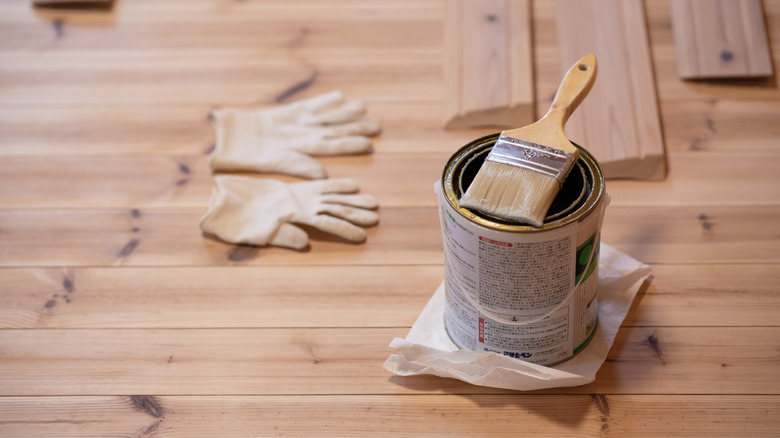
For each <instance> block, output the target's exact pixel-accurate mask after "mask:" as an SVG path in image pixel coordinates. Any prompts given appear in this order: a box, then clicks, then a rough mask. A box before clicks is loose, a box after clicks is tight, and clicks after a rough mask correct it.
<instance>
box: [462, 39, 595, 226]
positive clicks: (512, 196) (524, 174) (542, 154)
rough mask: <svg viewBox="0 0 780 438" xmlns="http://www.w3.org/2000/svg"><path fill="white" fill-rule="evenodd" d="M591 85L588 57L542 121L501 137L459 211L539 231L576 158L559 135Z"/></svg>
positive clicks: (592, 73) (565, 82) (573, 71)
mask: <svg viewBox="0 0 780 438" xmlns="http://www.w3.org/2000/svg"><path fill="white" fill-rule="evenodd" d="M595 79H596V56H595V55H594V54H592V53H591V54H590V55H588V56H586V57H584V58H582V59H581V60H579V61H578V62H577V63H576V64H574V65H573V66H572V67H571V68H570V69H569V71H568V72H567V73H566V76H564V78H563V81H562V82H561V85H560V86H559V87H558V92H557V93H555V99H553V103H552V106H550V109H549V110H548V111H547V114H545V116H544V117H542V118H541V119H540V120H539V121H537V122H535V123H532V124H530V125H528V126H524V127H522V128H517V129H512V130H508V131H503V132H502V133H501V136H500V137H499V138H498V141H496V144H495V145H494V146H493V149H492V150H491V151H490V153H489V154H488V156H487V158H485V162H484V163H483V164H482V167H480V169H479V172H477V175H476V176H475V177H474V180H473V181H472V182H471V185H470V186H469V187H468V189H467V190H466V193H464V194H463V196H461V198H460V205H461V206H462V207H466V208H470V209H474V210H479V211H481V212H483V213H487V214H489V215H493V216H497V217H499V218H502V219H506V220H510V221H514V222H522V223H527V224H530V225H533V226H534V227H541V226H542V222H543V221H544V216H545V215H546V213H547V210H548V209H549V208H550V205H551V204H552V201H553V199H555V195H557V194H558V191H559V190H560V188H561V185H562V184H563V181H564V180H565V179H566V176H567V175H568V174H569V171H570V170H571V168H572V165H573V164H574V163H575V162H576V161H577V160H578V159H579V157H580V153H579V151H578V150H577V148H576V147H575V146H574V145H573V144H572V143H571V142H570V141H569V139H568V138H567V137H566V134H565V133H564V132H563V125H564V124H566V121H567V120H568V119H569V116H570V115H571V113H572V112H573V111H574V110H575V109H576V108H577V106H578V105H579V104H580V102H582V100H583V99H584V98H585V96H586V95H587V94H588V91H590V89H591V87H593V82H594V81H595Z"/></svg>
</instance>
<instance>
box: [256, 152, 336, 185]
mask: <svg viewBox="0 0 780 438" xmlns="http://www.w3.org/2000/svg"><path fill="white" fill-rule="evenodd" d="M262 161H263V162H262V163H257V164H256V165H255V166H252V167H253V168H254V170H258V171H261V172H278V173H283V174H285V175H292V176H299V177H301V178H308V179H322V178H326V177H327V176H328V174H327V172H326V171H325V166H323V165H322V163H320V162H319V161H317V160H315V159H314V158H312V157H310V156H308V155H306V154H302V153H300V152H298V151H296V150H293V149H288V150H286V151H285V152H284V153H281V152H279V153H275V154H273V155H271V154H268V155H267V156H263V160H262ZM253 164H254V163H253ZM249 170H252V169H249Z"/></svg>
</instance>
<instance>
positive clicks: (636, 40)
mask: <svg viewBox="0 0 780 438" xmlns="http://www.w3.org/2000/svg"><path fill="white" fill-rule="evenodd" d="M557 6H558V7H557V18H558V34H559V42H560V47H561V72H562V73H563V72H565V71H566V70H568V69H569V68H570V67H571V65H572V64H573V63H575V62H576V61H577V60H578V59H580V58H581V57H582V56H584V55H587V54H588V53H591V52H593V53H595V54H596V58H597V62H598V77H597V78H596V83H595V85H594V86H593V89H592V90H591V92H590V94H589V95H588V97H587V98H586V99H585V101H584V102H583V103H582V105H581V106H580V108H579V109H578V110H577V111H575V112H574V114H573V115H572V117H571V119H569V121H568V122H567V124H566V128H565V129H566V134H567V135H568V137H569V138H570V139H571V140H572V141H574V142H576V143H578V144H579V145H581V146H583V147H584V148H586V149H587V150H589V151H590V152H591V153H593V155H594V156H595V157H596V159H597V160H598V161H599V163H600V164H601V167H602V169H603V171H604V175H605V176H606V177H607V178H636V179H663V178H665V176H666V163H665V161H666V159H665V155H664V144H663V136H662V133H661V122H660V118H659V113H658V102H657V97H656V90H655V80H654V77H653V68H652V60H651V58H650V49H649V45H648V38H647V27H646V23H645V12H644V9H643V6H642V1H641V0H625V1H619V2H615V1H610V0H558V4H557Z"/></svg>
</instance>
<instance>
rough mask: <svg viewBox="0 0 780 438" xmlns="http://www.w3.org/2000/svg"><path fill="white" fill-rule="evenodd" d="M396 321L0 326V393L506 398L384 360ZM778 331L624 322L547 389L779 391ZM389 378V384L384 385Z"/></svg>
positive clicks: (576, 391) (398, 333) (568, 391)
mask: <svg viewBox="0 0 780 438" xmlns="http://www.w3.org/2000/svg"><path fill="white" fill-rule="evenodd" d="M407 331H408V329H406V328H376V329H375V328H367V327H362V328H360V329H359V330H356V329H349V328H314V329H305V328H290V329H198V330H186V329H154V330H151V329H140V330H139V329H69V330H3V331H2V332H0V343H1V344H2V345H3V356H2V357H0V366H2V368H3V370H4V373H3V374H2V375H0V388H2V389H0V395H6V396H11V395H13V396H16V395H124V394H146V395H164V394H191V395H224V394H235V395H260V394H269V395H270V394H274V395H283V394H289V395H298V394H312V395H313V394H331V395H335V394H410V393H441V394H447V393H457V394H479V393H510V392H509V391H505V390H498V389H495V388H487V387H475V386H473V385H470V384H467V383H464V382H461V381H459V380H454V379H441V378H437V377H435V376H413V377H398V376H393V375H392V374H390V373H389V372H388V371H386V370H385V369H384V368H382V363H383V362H384V360H385V359H386V358H387V357H388V356H389V354H391V353H392V350H390V348H389V347H387V345H388V344H389V343H390V341H391V340H392V339H393V338H394V337H399V336H400V337H402V336H404V335H405V334H406V332H407ZM779 335H780V330H779V329H778V328H777V327H728V328H722V327H623V328H622V330H620V331H619V332H618V335H617V338H616V340H615V344H614V345H613V347H612V349H611V351H610V353H609V355H608V356H607V361H606V362H605V363H604V365H603V366H602V367H601V369H600V370H599V373H598V375H597V378H596V381H595V382H593V383H591V384H588V385H584V386H580V387H574V388H556V389H554V390H545V391H543V392H547V393H555V394H591V393H601V394H603V393H606V394H679V395H684V394H692V393H694V394H735V395H736V394H753V395H759V394H763V395H772V394H777V392H778V390H780V379H779V378H778V377H780V371H778V370H779V369H780V368H778V367H777V363H778V359H777V343H776V342H777V341H776V340H777V336H779ZM388 381H390V382H392V383H394V384H388Z"/></svg>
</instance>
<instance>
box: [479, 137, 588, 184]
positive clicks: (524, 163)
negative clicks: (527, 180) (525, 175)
mask: <svg viewBox="0 0 780 438" xmlns="http://www.w3.org/2000/svg"><path fill="white" fill-rule="evenodd" d="M571 156H572V154H571V153H570V152H566V151H563V150H560V149H555V148H551V147H548V146H544V145H540V144H536V143H531V142H528V141H523V140H520V139H517V138H514V137H506V136H503V135H502V136H501V137H499V138H498V141H497V142H496V144H495V146H493V150H491V151H490V153H489V154H488V156H487V158H485V160H486V161H493V162H496V163H501V164H508V165H510V166H515V167H520V168H523V169H528V170H532V171H534V172H539V173H541V174H544V175H548V176H551V177H553V178H555V179H557V180H558V184H560V185H563V180H565V179H566V175H567V174H568V170H569V168H570V167H571V165H572V164H574V160H573V159H572V158H571Z"/></svg>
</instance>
